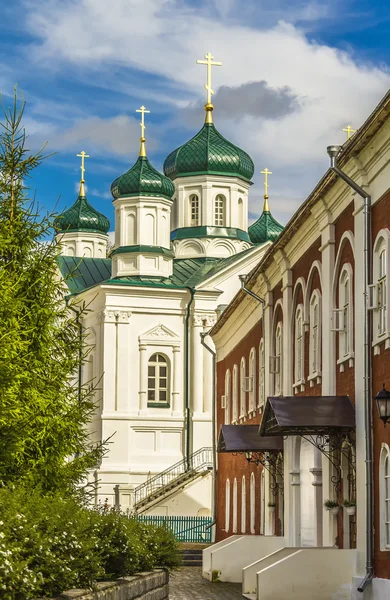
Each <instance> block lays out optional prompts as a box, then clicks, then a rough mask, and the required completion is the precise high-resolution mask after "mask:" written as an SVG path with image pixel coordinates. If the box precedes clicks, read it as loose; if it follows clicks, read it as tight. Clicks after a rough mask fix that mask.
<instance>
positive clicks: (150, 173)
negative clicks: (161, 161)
mask: <svg viewBox="0 0 390 600" xmlns="http://www.w3.org/2000/svg"><path fill="white" fill-rule="evenodd" d="M174 192H175V186H174V185H173V183H172V181H171V180H170V179H168V177H165V176H164V175H162V173H159V172H158V171H157V170H156V169H155V168H154V167H152V165H151V164H150V162H149V161H148V159H147V157H146V156H139V157H138V159H137V162H136V163H135V165H134V166H133V167H131V169H129V170H128V171H126V173H124V174H123V175H121V176H120V177H117V179H115V181H113V183H112V185H111V194H112V195H113V198H114V200H116V198H121V197H127V196H160V197H163V198H168V200H171V198H172V196H173V194H174Z"/></svg>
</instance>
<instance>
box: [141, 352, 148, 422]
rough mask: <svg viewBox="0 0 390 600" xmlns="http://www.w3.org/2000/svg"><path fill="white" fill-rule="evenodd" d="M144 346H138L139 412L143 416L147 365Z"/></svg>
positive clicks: (146, 386)
mask: <svg viewBox="0 0 390 600" xmlns="http://www.w3.org/2000/svg"><path fill="white" fill-rule="evenodd" d="M146 350H147V346H146V345H145V344H140V345H139V411H140V414H141V415H142V414H143V415H145V414H147V412H148V365H147V362H146Z"/></svg>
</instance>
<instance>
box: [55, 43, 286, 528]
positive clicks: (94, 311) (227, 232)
mask: <svg viewBox="0 0 390 600" xmlns="http://www.w3.org/2000/svg"><path fill="white" fill-rule="evenodd" d="M203 64H206V65H207V73H208V79H207V84H206V86H205V87H206V89H207V93H208V94H207V95H208V99H207V103H206V105H205V111H206V118H205V123H204V125H203V127H202V128H201V129H200V131H199V132H198V133H197V134H196V135H195V136H194V137H193V138H192V139H190V140H189V141H187V142H186V143H184V144H183V145H182V146H180V147H179V148H177V149H176V150H174V151H173V152H171V154H169V156H168V157H167V158H166V160H165V162H164V174H162V173H160V172H158V171H157V170H156V169H155V168H154V167H153V166H152V165H151V164H150V162H149V160H148V158H147V153H146V145H145V124H144V115H145V112H148V111H146V110H145V108H144V107H141V109H140V110H139V111H138V112H141V117H142V121H141V146H140V152H139V156H138V158H137V160H136V162H135V164H134V165H133V166H132V167H131V168H130V169H129V170H128V171H127V172H126V173H124V174H123V175H120V176H119V177H117V178H116V179H115V181H114V182H113V183H112V185H111V193H112V196H113V204H114V208H115V243H114V247H113V248H111V249H110V251H109V253H108V230H109V227H110V223H109V221H108V219H107V218H106V217H105V216H104V215H102V214H101V213H99V212H98V211H96V210H95V209H94V208H93V207H92V206H91V205H90V204H89V202H88V200H87V198H86V195H85V187H84V183H85V182H84V157H85V156H86V155H85V153H84V152H83V153H82V178H81V182H80V193H79V196H78V198H77V200H76V202H75V203H74V204H73V206H71V208H69V210H67V211H66V212H64V213H63V214H61V215H60V216H59V217H57V219H56V224H55V225H56V239H57V242H58V243H60V244H61V254H62V255H61V257H60V263H59V267H60V271H61V274H62V276H63V277H64V279H65V280H66V285H67V287H68V290H69V295H68V301H69V302H71V303H73V304H74V306H77V304H78V303H80V302H85V304H86V305H88V309H89V310H88V313H87V314H86V316H85V317H84V318H83V320H82V327H83V329H84V332H85V333H87V334H88V342H89V344H91V346H92V351H91V353H90V354H89V356H88V362H87V363H86V364H84V365H83V368H82V376H81V377H82V383H83V384H86V383H87V382H91V381H92V380H94V381H95V382H98V391H97V392H96V396H97V397H96V400H97V401H98V410H97V412H96V415H95V417H94V420H93V422H92V423H91V426H90V429H91V436H92V439H93V440H95V441H96V440H105V439H108V438H111V439H110V444H109V446H108V447H109V451H108V453H107V455H106V456H105V457H104V459H103V461H102V464H101V465H100V466H99V468H98V469H97V470H96V472H95V473H94V477H95V479H96V481H97V482H99V487H98V492H97V498H96V501H99V500H100V501H105V499H108V503H109V504H111V505H114V504H116V505H120V506H121V508H122V509H125V510H126V509H129V510H131V511H132V510H135V511H137V512H138V513H144V514H150V515H152V514H154V515H172V516H173V515H179V516H180V515H181V516H209V515H210V514H211V510H212V493H213V477H212V469H213V465H214V464H215V463H214V457H213V447H214V443H213V441H214V440H215V432H213V422H214V423H215V420H213V411H214V410H215V408H214V407H213V393H214V390H213V386H214V383H213V381H214V378H213V375H214V374H213V369H214V366H213V365H214V363H213V354H212V352H210V351H209V349H208V348H207V347H206V346H207V345H210V346H212V342H211V340H210V338H207V343H206V345H204V344H202V339H203V338H202V335H201V334H205V333H207V331H208V330H209V329H210V328H211V326H212V325H213V324H214V323H215V322H216V320H217V318H218V315H219V314H221V312H222V311H223V309H224V307H225V306H226V305H227V304H228V303H229V302H230V301H231V300H232V298H233V296H234V295H235V294H236V292H237V291H238V289H239V287H240V280H239V275H241V274H247V273H249V272H250V271H251V270H252V269H253V268H254V267H255V265H256V264H257V263H258V262H259V260H260V259H261V257H262V256H263V254H264V252H265V251H266V250H267V248H268V247H269V245H270V244H271V243H272V241H273V240H274V239H275V238H276V237H277V236H278V234H279V233H280V231H281V230H282V226H281V225H279V224H278V223H277V222H276V221H275V220H274V219H273V217H272V215H271V213H270V211H269V206H268V203H267V201H266V204H265V206H264V210H263V213H262V215H261V216H260V218H259V219H258V220H257V221H256V222H255V223H254V224H253V225H251V226H250V227H248V193H249V188H250V186H251V178H252V176H253V173H254V165H253V162H252V159H251V158H250V156H249V155H248V154H247V153H246V152H244V151H243V150H241V149H240V148H238V147H237V146H235V145H234V144H233V143H231V142H229V141H228V140H226V139H225V138H224V137H223V136H222V135H221V134H220V133H219V132H218V130H217V129H216V128H215V126H214V123H213V118H212V111H213V105H212V103H211V94H212V91H211V81H210V74H211V66H212V64H213V63H212V57H211V55H210V54H208V55H206V61H203ZM111 436H112V437H111Z"/></svg>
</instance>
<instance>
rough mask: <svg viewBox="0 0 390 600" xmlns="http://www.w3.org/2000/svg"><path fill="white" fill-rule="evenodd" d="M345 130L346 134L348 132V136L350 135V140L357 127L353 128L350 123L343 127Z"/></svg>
mask: <svg viewBox="0 0 390 600" xmlns="http://www.w3.org/2000/svg"><path fill="white" fill-rule="evenodd" d="M343 131H345V133H346V134H347V136H348V138H347V139H348V140H349V139H350V137H351V133H355V132H356V129H352V127H351V126H350V125H347V127H345V129H343Z"/></svg>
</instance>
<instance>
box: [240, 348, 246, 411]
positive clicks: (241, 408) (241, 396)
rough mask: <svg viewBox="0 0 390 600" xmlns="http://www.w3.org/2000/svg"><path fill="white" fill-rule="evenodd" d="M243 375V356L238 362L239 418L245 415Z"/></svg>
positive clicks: (244, 370)
mask: <svg viewBox="0 0 390 600" xmlns="http://www.w3.org/2000/svg"><path fill="white" fill-rule="evenodd" d="M245 376H246V368H245V358H244V357H243V358H242V359H241V364H240V419H241V418H242V417H245V416H246V392H245Z"/></svg>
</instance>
